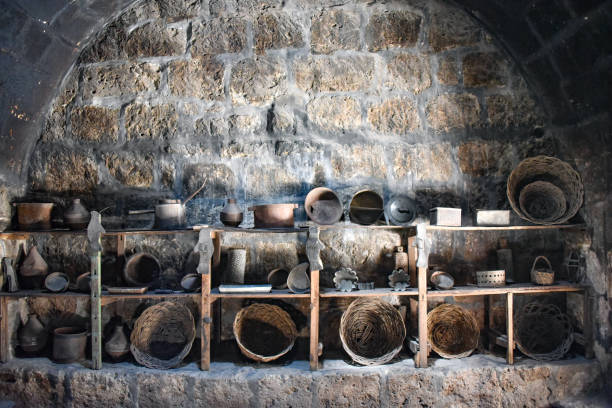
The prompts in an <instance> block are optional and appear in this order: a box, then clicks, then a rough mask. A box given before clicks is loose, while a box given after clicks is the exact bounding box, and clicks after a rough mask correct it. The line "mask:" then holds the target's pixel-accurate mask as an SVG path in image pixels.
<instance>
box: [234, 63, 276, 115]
mask: <svg viewBox="0 0 612 408" xmlns="http://www.w3.org/2000/svg"><path fill="white" fill-rule="evenodd" d="M286 91H287V72H286V69H285V65H284V62H283V61H282V60H281V59H280V58H277V57H257V58H248V59H244V60H242V61H239V62H238V63H236V65H234V68H233V69H232V74H231V82H230V94H231V97H232V103H233V104H235V105H246V104H252V105H256V106H262V105H266V104H268V103H270V102H272V101H273V100H274V99H276V98H278V97H279V96H281V95H284V94H285V92H286Z"/></svg>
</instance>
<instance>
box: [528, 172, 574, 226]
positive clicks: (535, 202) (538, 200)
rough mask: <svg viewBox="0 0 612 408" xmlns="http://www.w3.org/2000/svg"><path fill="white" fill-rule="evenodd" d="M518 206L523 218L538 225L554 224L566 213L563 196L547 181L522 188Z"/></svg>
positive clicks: (557, 188)
mask: <svg viewBox="0 0 612 408" xmlns="http://www.w3.org/2000/svg"><path fill="white" fill-rule="evenodd" d="M519 206H520V208H521V211H522V212H523V214H525V217H527V218H528V219H529V220H530V221H531V222H535V223H540V224H551V223H554V222H555V221H556V220H558V219H559V218H561V217H563V215H564V214H565V212H566V211H567V203H566V202H565V194H563V191H561V189H560V188H559V187H557V186H555V185H554V184H553V183H549V182H548V181H534V182H533V183H529V184H527V185H526V186H525V187H523V189H522V190H521V192H520V194H519Z"/></svg>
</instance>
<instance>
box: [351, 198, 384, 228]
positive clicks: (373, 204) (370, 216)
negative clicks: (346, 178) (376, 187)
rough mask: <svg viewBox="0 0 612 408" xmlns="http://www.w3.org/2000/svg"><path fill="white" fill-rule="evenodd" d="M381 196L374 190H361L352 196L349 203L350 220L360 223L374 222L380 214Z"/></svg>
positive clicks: (382, 209) (381, 210) (368, 223)
mask: <svg viewBox="0 0 612 408" xmlns="http://www.w3.org/2000/svg"><path fill="white" fill-rule="evenodd" d="M383 204H384V202H383V198H382V197H381V196H380V194H378V193H377V192H375V191H372V190H362V191H360V192H358V193H357V194H355V195H354V196H353V199H352V200H351V204H350V205H349V215H350V217H351V222H354V223H356V224H361V225H371V224H374V223H375V222H376V221H378V219H379V218H380V216H381V215H382V213H383V211H384V208H383Z"/></svg>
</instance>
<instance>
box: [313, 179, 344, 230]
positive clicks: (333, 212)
mask: <svg viewBox="0 0 612 408" xmlns="http://www.w3.org/2000/svg"><path fill="white" fill-rule="evenodd" d="M304 209H305V210H306V214H308V217H309V218H310V219H311V220H313V221H314V222H316V223H317V224H320V225H331V224H335V223H337V222H338V221H340V218H341V217H342V211H343V207H342V201H340V198H338V195H337V194H336V193H335V192H334V191H333V190H331V189H329V188H326V187H317V188H315V189H312V190H310V192H309V193H308V195H307V196H306V200H305V201H304Z"/></svg>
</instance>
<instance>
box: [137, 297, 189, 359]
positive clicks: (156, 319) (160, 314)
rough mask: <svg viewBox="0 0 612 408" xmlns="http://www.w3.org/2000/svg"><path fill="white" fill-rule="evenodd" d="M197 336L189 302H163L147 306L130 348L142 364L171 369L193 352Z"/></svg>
mask: <svg viewBox="0 0 612 408" xmlns="http://www.w3.org/2000/svg"><path fill="white" fill-rule="evenodd" d="M194 338H195V325H194V320H193V316H192V315H191V312H190V311H189V309H187V308H186V307H185V306H183V305H180V304H177V303H173V302H161V303H158V304H156V305H154V306H151V307H149V308H148V309H147V310H145V311H144V312H143V313H142V314H141V315H140V317H138V319H137V320H136V323H135V324H134V330H132V335H131V336H130V342H131V345H130V351H131V352H132V355H133V356H134V358H135V359H136V361H138V362H139V363H140V364H142V365H143V366H145V367H149V368H159V369H168V368H173V367H176V366H178V365H179V364H180V363H181V361H183V359H184V358H185V357H186V356H187V354H189V351H190V350H191V345H192V344H193V340H194Z"/></svg>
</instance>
